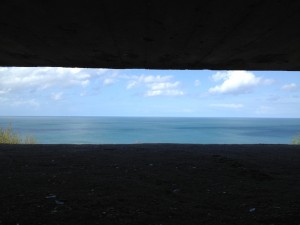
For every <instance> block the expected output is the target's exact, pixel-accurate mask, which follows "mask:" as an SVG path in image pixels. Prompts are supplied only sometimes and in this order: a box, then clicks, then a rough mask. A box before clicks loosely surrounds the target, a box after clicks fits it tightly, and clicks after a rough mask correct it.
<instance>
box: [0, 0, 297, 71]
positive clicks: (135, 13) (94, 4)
mask: <svg viewBox="0 0 300 225" xmlns="http://www.w3.org/2000/svg"><path fill="white" fill-rule="evenodd" d="M0 8H1V13H0V66H64V67H93V68H151V69H247V70H300V64H299V61H300V29H299V27H300V13H299V12H300V1H297V0H290V1H286V0H272V1H271V0H230V1H224V0H201V1H189V0H188V1H155V0H147V1H141V0H139V1H137V0H135V1H134V0H132V1H121V0H106V1H83V0H82V1H63V0H60V1H58V0H53V1H37V0H32V1H21V0H9V1H8V0H3V1H1V3H0Z"/></svg>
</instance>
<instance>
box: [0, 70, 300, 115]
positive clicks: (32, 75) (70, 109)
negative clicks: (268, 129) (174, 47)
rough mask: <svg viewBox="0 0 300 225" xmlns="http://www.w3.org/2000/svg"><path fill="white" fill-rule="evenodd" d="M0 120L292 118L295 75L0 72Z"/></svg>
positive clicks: (296, 105)
mask: <svg viewBox="0 0 300 225" xmlns="http://www.w3.org/2000/svg"><path fill="white" fill-rule="evenodd" d="M0 116H172V117H179V116H182V117H281V118H285V117H286V118H289V117H293V118H299V117H300V72H285V71H273V72H272V71H209V70H137V69H133V70H113V69H83V68H55V67H52V68H50V67H34V68H22V67H0Z"/></svg>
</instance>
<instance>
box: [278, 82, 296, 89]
mask: <svg viewBox="0 0 300 225" xmlns="http://www.w3.org/2000/svg"><path fill="white" fill-rule="evenodd" d="M298 88H299V87H298V85H297V84H295V83H290V84H286V85H283V86H282V87H281V89H282V90H284V91H296V90H298Z"/></svg>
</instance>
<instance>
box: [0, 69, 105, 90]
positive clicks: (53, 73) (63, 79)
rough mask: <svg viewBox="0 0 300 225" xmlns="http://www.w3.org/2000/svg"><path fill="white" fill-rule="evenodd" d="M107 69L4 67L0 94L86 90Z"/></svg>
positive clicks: (0, 70)
mask: <svg viewBox="0 0 300 225" xmlns="http://www.w3.org/2000/svg"><path fill="white" fill-rule="evenodd" d="M107 71H108V70H107V69H96V70H95V69H94V70H91V69H81V68H61V67H4V68H1V69H0V94H1V95H3V94H17V95H22V93H24V92H26V93H34V92H36V91H41V90H45V89H50V88H56V89H58V88H72V87H75V86H77V87H82V88H85V87H87V86H89V85H90V83H91V81H92V80H93V79H98V78H99V77H101V76H102V75H103V74H104V73H105V72H107Z"/></svg>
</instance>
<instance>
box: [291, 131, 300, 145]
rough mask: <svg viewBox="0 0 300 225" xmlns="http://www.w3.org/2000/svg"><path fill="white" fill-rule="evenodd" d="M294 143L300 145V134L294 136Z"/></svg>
mask: <svg viewBox="0 0 300 225" xmlns="http://www.w3.org/2000/svg"><path fill="white" fill-rule="evenodd" d="M292 143H293V145H300V134H299V135H298V136H296V137H294V138H293V142H292Z"/></svg>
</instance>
